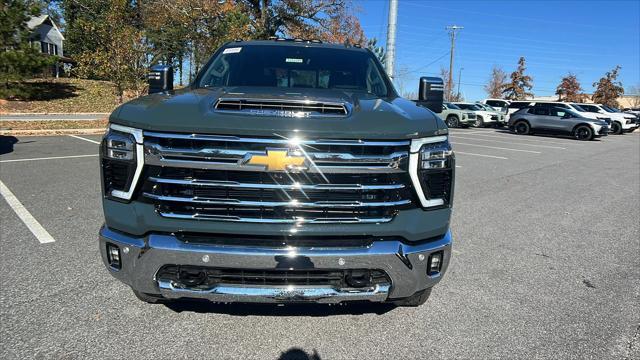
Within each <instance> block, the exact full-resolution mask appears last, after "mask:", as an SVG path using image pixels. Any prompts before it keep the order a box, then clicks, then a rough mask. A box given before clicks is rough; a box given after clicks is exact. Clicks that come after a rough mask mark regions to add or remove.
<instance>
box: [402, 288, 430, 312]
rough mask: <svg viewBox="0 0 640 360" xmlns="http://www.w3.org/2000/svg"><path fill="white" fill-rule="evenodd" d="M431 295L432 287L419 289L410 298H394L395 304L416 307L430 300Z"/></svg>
mask: <svg viewBox="0 0 640 360" xmlns="http://www.w3.org/2000/svg"><path fill="white" fill-rule="evenodd" d="M430 295H431V288H428V289H424V290H422V291H418V292H417V293H415V294H413V295H411V296H409V297H408V298H404V299H400V300H394V301H393V304H394V305H396V306H406V307H416V306H420V305H422V304H424V303H426V302H427V300H429V296H430Z"/></svg>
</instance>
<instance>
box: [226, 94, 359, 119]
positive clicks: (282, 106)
mask: <svg viewBox="0 0 640 360" xmlns="http://www.w3.org/2000/svg"><path fill="white" fill-rule="evenodd" d="M215 109H216V111H224V112H242V113H246V114H247V115H257V116H279V117H323V116H346V115H348V114H349V109H348V106H347V104H345V103H340V102H318V101H308V100H270V99H229V98H221V99H219V100H218V101H217V102H216V104H215Z"/></svg>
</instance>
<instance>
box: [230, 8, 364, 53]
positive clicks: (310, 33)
mask: <svg viewBox="0 0 640 360" xmlns="http://www.w3.org/2000/svg"><path fill="white" fill-rule="evenodd" d="M237 2H238V3H239V4H242V5H244V7H245V8H246V11H247V12H248V13H249V14H250V18H251V19H252V27H253V29H254V36H255V37H256V38H258V39H268V38H269V37H271V36H277V35H283V36H286V37H293V38H302V39H320V40H324V41H330V42H340V43H342V42H345V41H347V42H349V43H350V44H360V45H364V44H363V43H362V42H364V40H365V38H364V34H363V32H362V28H361V27H360V22H359V21H358V19H357V18H356V17H355V16H354V15H353V14H354V12H355V10H354V9H353V6H352V4H351V1H350V0H304V1H300V0H279V1H274V0H238V1H237Z"/></svg>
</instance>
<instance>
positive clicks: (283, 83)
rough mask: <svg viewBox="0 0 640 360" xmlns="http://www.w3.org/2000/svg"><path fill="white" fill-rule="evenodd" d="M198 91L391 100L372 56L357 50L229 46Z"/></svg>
mask: <svg viewBox="0 0 640 360" xmlns="http://www.w3.org/2000/svg"><path fill="white" fill-rule="evenodd" d="M201 74H202V75H200V77H199V80H198V82H197V86H198V87H204V88H208V87H221V86H253V87H255V86H264V87H285V88H318V89H342V90H351V91H365V92H367V93H370V94H374V95H376V96H380V97H384V96H389V93H390V91H389V87H388V85H387V84H388V82H387V81H385V78H384V76H385V75H383V73H382V71H381V68H380V66H379V65H378V63H377V62H376V61H375V60H374V58H373V57H372V55H371V54H369V53H368V52H364V51H357V50H353V49H340V48H337V49H333V48H315V47H303V46H277V45H244V46H235V47H234V46H233V45H230V46H228V47H226V48H224V49H223V50H222V51H220V52H219V53H218V54H217V55H216V57H215V58H214V59H213V60H212V61H211V62H210V65H209V66H208V67H207V68H206V69H204V70H203V72H202V73H201Z"/></svg>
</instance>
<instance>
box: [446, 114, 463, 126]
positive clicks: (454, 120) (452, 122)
mask: <svg viewBox="0 0 640 360" xmlns="http://www.w3.org/2000/svg"><path fill="white" fill-rule="evenodd" d="M446 123H447V126H448V127H450V128H457V127H458V126H459V125H460V122H459V121H458V117H457V116H455V115H449V116H447V120H446Z"/></svg>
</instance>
